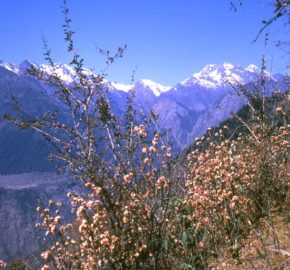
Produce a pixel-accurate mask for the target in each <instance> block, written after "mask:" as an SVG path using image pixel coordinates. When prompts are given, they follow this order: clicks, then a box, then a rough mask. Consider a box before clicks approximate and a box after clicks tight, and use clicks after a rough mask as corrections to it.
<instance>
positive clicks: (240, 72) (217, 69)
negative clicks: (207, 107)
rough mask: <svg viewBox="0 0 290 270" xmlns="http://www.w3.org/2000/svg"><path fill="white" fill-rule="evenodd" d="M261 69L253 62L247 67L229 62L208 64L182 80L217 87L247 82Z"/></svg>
mask: <svg viewBox="0 0 290 270" xmlns="http://www.w3.org/2000/svg"><path fill="white" fill-rule="evenodd" d="M258 72H259V69H258V67H257V66H255V65H253V64H251V65H248V67H247V68H243V67H241V66H239V65H234V64H232V63H229V62H225V63H223V64H220V65H218V64H209V65H206V66H205V67H204V68H203V69H202V70H201V71H200V72H197V73H194V74H193V75H192V76H191V77H190V78H188V79H186V80H184V81H182V82H181V84H182V85H184V86H190V85H200V86H203V87H206V88H211V89H215V88H218V87H222V86H226V85H227V84H229V83H230V84H239V83H241V84H245V83H248V82H249V81H251V80H253V79H255V78H256V77H257V73H258Z"/></svg>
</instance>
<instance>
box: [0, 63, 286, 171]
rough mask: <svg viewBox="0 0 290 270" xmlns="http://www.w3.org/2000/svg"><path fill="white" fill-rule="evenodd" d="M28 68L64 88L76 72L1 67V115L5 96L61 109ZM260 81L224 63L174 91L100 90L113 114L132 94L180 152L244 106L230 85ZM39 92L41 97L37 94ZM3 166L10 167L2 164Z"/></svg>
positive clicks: (149, 85) (59, 67) (147, 84)
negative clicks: (55, 78) (106, 93)
mask: <svg viewBox="0 0 290 270" xmlns="http://www.w3.org/2000/svg"><path fill="white" fill-rule="evenodd" d="M31 65H32V66H34V67H35V68H39V69H40V70H41V71H43V73H46V74H48V75H52V74H55V75H56V76H58V77H59V78H61V79H62V80H63V81H64V82H65V83H66V84H68V85H70V84H72V83H73V82H75V79H76V74H75V71H74V69H73V68H72V67H70V66H68V65H66V64H56V65H55V67H54V68H52V67H50V66H49V65H36V64H35V63H32V62H30V61H28V60H25V61H23V62H22V63H21V64H20V65H19V66H17V65H14V64H10V63H6V62H0V78H1V81H0V86H1V85H2V89H0V105H1V108H0V113H1V111H2V113H4V110H5V108H7V106H8V105H7V104H8V103H9V100H11V99H9V98H7V96H9V95H12V94H13V95H14V96H16V97H18V98H19V99H20V100H21V101H22V102H23V103H27V104H25V108H27V110H28V109H29V111H30V113H33V112H41V111H43V110H46V109H48V108H53V107H55V108H57V107H59V106H60V104H59V103H57V99H56V98H55V97H53V96H52V95H51V93H50V89H49V87H48V86H47V84H46V85H45V84H43V83H42V82H39V81H37V80H35V79H34V78H31V76H28V75H27V74H26V71H27V70H28V69H29V68H30V67H31ZM1 68H2V69H1ZM1 70H2V71H1ZM84 72H85V74H86V75H88V76H96V75H95V74H94V73H93V72H92V71H90V70H88V69H84ZM4 74H5V76H4ZM265 77H266V80H268V81H269V82H270V81H272V82H273V81H278V80H280V79H281V78H282V77H283V76H282V75H273V74H271V73H269V72H265ZM259 79H260V70H259V68H258V67H257V66H255V65H249V66H247V67H245V68H243V67H241V66H239V65H233V64H230V63H224V64H221V65H217V64H210V65H207V66H205V67H204V68H203V69H202V70H201V71H199V72H197V73H194V74H193V75H192V76H190V77H189V78H187V79H185V80H183V81H182V82H180V83H178V84H176V85H175V86H174V87H169V86H162V85H161V84H159V83H156V82H153V81H151V80H148V79H146V80H145V79H143V80H140V81H137V82H135V83H134V84H127V85H126V84H121V83H117V82H109V81H106V80H104V86H105V87H107V88H108V90H109V100H110V102H111V103H112V108H113V110H114V112H115V113H117V114H123V113H124V111H125V110H126V99H127V96H128V92H129V91H130V89H134V91H135V93H136V102H137V103H139V104H141V106H142V107H143V109H144V111H145V112H146V111H147V112H148V113H149V111H150V110H151V109H153V110H154V111H155V112H156V113H157V114H159V126H160V127H161V129H163V130H167V131H169V137H170V138H171V140H172V141H173V142H174V143H176V145H178V147H179V148H184V147H185V146H186V145H188V144H189V143H190V140H192V138H193V137H194V136H195V135H197V134H198V135H200V133H202V132H204V130H205V129H206V128H208V127H209V126H211V125H217V124H219V123H220V122H221V121H223V120H224V119H225V117H229V116H230V113H231V112H235V111H237V110H238V109H239V108H240V107H241V106H242V104H244V101H243V100H242V98H241V97H239V96H237V95H235V93H233V90H232V87H231V85H233V84H248V83H257V82H258V81H259ZM268 88H269V90H268V93H271V89H272V88H271V87H270V86H269V87H268ZM39 92H43V93H45V94H42V95H40V94H39ZM48 104H49V105H48ZM36 108H37V109H36ZM215 108H219V110H217V109H215ZM0 126H1V123H0ZM2 134H5V132H4V133H2ZM0 143H1V142H0ZM0 154H1V153H0ZM5 167H9V166H8V165H7V164H6V165H5Z"/></svg>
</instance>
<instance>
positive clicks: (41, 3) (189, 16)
mask: <svg viewBox="0 0 290 270" xmlns="http://www.w3.org/2000/svg"><path fill="white" fill-rule="evenodd" d="M270 2H271V1H268V0H244V4H243V5H242V6H241V7H240V8H239V9H238V11H237V12H234V11H233V10H231V8H230V0H219V1H217V0H166V1H165V0H69V1H68V6H69V8H70V11H71V18H72V20H73V22H72V27H73V29H74V30H75V31H76V35H75V44H76V47H77V48H78V49H79V52H80V53H81V54H82V55H83V57H84V58H85V64H86V66H88V67H89V68H94V69H95V70H96V71H99V70H102V68H103V67H104V59H103V58H102V57H100V56H98V55H97V53H96V49H95V46H98V47H101V48H104V49H108V50H110V51H112V52H113V51H114V50H115V49H117V48H118V47H119V46H122V45H124V44H127V46H128V48H127V50H126V52H125V55H124V58H122V59H120V60H119V61H118V62H117V63H115V64H114V65H113V66H112V67H111V68H110V69H109V70H108V79H110V80H112V81H117V82H121V83H129V82H130V78H131V75H132V73H133V70H135V69H136V72H135V79H136V80H138V79H141V78H145V79H152V80H154V81H156V82H159V83H161V84H163V85H174V84H176V83H178V82H180V81H181V80H183V79H185V78H187V77H189V76H190V75H191V74H192V73H194V72H197V71H199V70H200V69H201V68H202V67H203V66H205V65H206V64H209V63H217V64H219V63H223V62H232V63H234V64H240V65H242V66H247V65H248V64H250V63H254V64H256V65H260V63H261V57H262V55H265V56H266V59H267V65H268V69H270V70H273V71H274V72H285V71H286V69H285V66H286V61H287V59H286V55H284V53H282V51H281V50H280V49H277V48H276V47H275V45H274V43H273V42H274V41H275V40H278V39H284V40H287V38H286V31H285V29H284V28H283V27H281V24H280V23H278V24H276V25H274V26H273V27H271V29H270V38H271V42H270V43H269V44H268V45H267V47H265V46H264V39H263V36H262V37H261V38H260V39H259V40H258V42H256V43H254V44H251V41H252V40H253V39H254V38H255V36H256V34H257V33H258V30H259V29H260V27H261V26H262V23H261V21H262V20H263V19H266V18H269V17H270V16H271V14H272V13H271V12H272V7H271V5H270V4H269V3H270ZM61 5H62V1H61V0H25V1H23V0H1V1H0V36H1V42H0V59H2V60H4V61H7V62H12V63H15V64H18V63H20V62H21V61H22V60H23V59H31V60H32V61H35V62H37V63H44V59H43V55H42V53H43V50H42V47H43V46H42V41H41V40H42V36H43V35H44V36H45V38H46V39H47V41H48V44H49V46H50V47H51V49H52V55H53V58H54V60H55V61H56V62H68V61H69V59H70V58H69V57H68V55H67V53H66V50H65V45H64V41H63V32H62V24H63V14H62V13H61V8H60V7H61Z"/></svg>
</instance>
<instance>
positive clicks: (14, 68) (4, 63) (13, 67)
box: [0, 60, 19, 74]
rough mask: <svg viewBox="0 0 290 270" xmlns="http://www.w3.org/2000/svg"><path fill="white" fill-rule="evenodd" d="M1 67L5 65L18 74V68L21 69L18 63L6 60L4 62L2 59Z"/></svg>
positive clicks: (0, 61)
mask: <svg viewBox="0 0 290 270" xmlns="http://www.w3.org/2000/svg"><path fill="white" fill-rule="evenodd" d="M0 67H3V68H5V69H7V70H9V71H12V72H14V73H16V74H17V73H18V70H19V69H18V67H17V66H16V65H14V64H11V63H6V62H4V61H2V60H0Z"/></svg>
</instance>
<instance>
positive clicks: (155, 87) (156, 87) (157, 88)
mask: <svg viewBox="0 0 290 270" xmlns="http://www.w3.org/2000/svg"><path fill="white" fill-rule="evenodd" d="M135 86H137V87H142V88H147V89H150V90H151V91H152V92H153V94H154V95H155V96H160V94H162V93H164V92H166V91H168V90H169V89H171V87H170V86H163V85H161V84H159V83H156V82H154V81H151V80H148V79H142V80H140V81H138V82H136V83H135Z"/></svg>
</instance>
